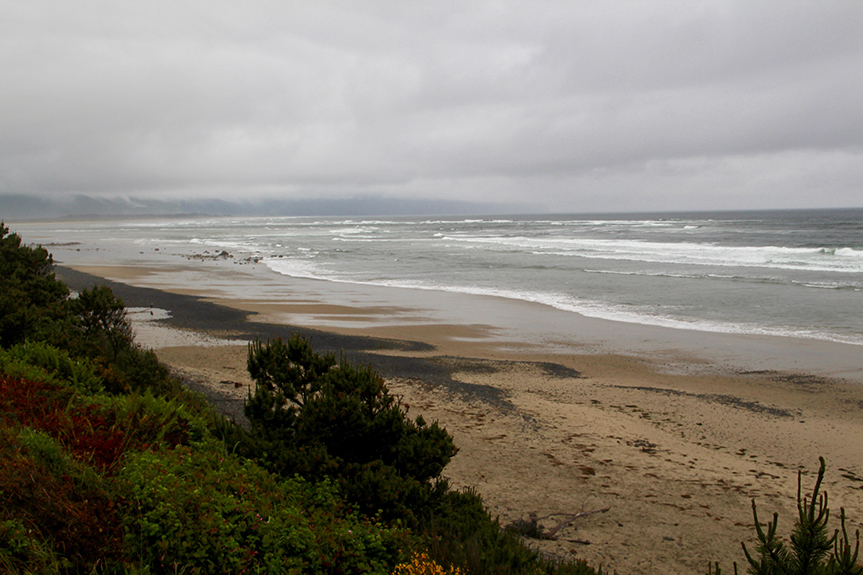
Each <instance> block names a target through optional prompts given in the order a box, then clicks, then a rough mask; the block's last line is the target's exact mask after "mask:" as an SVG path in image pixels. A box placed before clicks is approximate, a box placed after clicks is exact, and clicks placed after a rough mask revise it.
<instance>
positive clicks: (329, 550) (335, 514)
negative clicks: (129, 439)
mask: <svg viewBox="0 0 863 575" xmlns="http://www.w3.org/2000/svg"><path fill="white" fill-rule="evenodd" d="M123 478H124V480H125V481H127V482H128V484H129V485H130V489H131V492H130V495H129V499H130V501H132V502H133V505H134V507H135V510H134V512H133V513H130V514H128V515H127V516H126V518H125V519H124V526H125V529H126V549H127V553H128V554H129V555H131V556H135V557H141V558H142V559H143V560H144V562H145V563H146V564H148V565H149V566H150V567H151V568H152V569H154V571H155V572H174V570H175V569H177V568H180V567H182V569H183V570H184V572H189V573H243V572H257V571H259V572H264V573H337V572H338V573H386V572H387V571H388V569H389V568H391V567H392V565H394V564H395V563H396V561H397V555H398V554H397V547H398V545H397V540H398V538H397V537H396V533H395V532H392V531H391V530H389V529H387V528H385V527H382V526H380V525H374V524H369V523H364V522H361V521H360V520H358V519H357V518H356V517H355V516H352V515H342V514H340V510H341V506H340V504H339V502H338V499H337V498H336V496H335V493H334V490H333V488H332V486H330V485H329V484H327V483H326V482H324V483H321V484H318V485H315V486H313V485H310V484H307V483H305V482H303V481H300V480H290V481H283V480H278V479H277V478H275V477H274V476H272V475H270V474H269V473H267V472H265V471H264V470H262V469H261V468H259V467H257V466H255V465H254V464H252V463H251V462H248V461H246V462H243V461H241V460H240V459H238V458H236V457H233V456H231V455H228V454H225V453H224V452H223V451H222V450H221V449H219V448H218V446H216V445H212V444H210V445H205V446H200V447H199V448H198V449H193V448H191V447H178V448H176V449H174V450H167V451H160V452H142V453H139V454H137V455H135V456H133V457H130V458H128V459H127V462H126V465H125V467H124V470H123Z"/></svg>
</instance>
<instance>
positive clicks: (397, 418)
mask: <svg viewBox="0 0 863 575" xmlns="http://www.w3.org/2000/svg"><path fill="white" fill-rule="evenodd" d="M248 367H249V373H250V374H251V376H252V378H253V379H254V380H255V383H256V388H255V394H254V396H250V398H249V400H248V402H247V404H246V408H245V413H246V416H247V417H248V418H249V420H250V422H251V426H252V436H253V438H254V440H255V441H256V442H258V443H259V445H261V448H260V449H263V450H265V451H266V455H265V457H264V461H265V462H266V464H267V465H268V466H270V468H271V469H274V470H275V471H278V472H279V473H281V474H283V475H285V476H290V475H292V474H294V473H299V474H300V475H302V476H304V477H306V478H310V479H321V478H324V477H330V478H332V479H334V480H335V481H336V482H337V483H338V485H339V487H340V488H341V490H342V493H343V494H344V495H345V496H346V497H347V498H348V500H349V501H351V502H352V503H354V504H356V505H358V506H359V508H360V509H361V510H362V511H363V512H364V513H366V514H370V515H374V514H376V513H377V512H378V511H381V512H383V514H384V517H386V518H388V519H395V518H401V519H407V520H409V521H415V516H416V514H417V513H422V511H423V509H425V508H427V507H428V506H429V504H430V503H431V501H432V500H433V499H434V498H435V497H436V496H439V495H440V494H441V493H443V492H444V491H445V484H440V485H438V481H437V478H438V477H439V475H440V473H441V471H442V470H443V468H444V466H445V465H446V464H447V463H448V462H449V460H450V459H451V458H452V457H453V455H455V453H456V448H455V445H454V443H453V440H452V437H451V436H450V435H449V434H448V433H447V432H446V430H444V429H443V428H441V427H440V426H439V425H438V424H437V423H433V424H431V425H428V424H426V422H425V421H424V420H423V419H422V418H421V417H418V418H416V419H415V420H411V419H409V418H408V417H407V413H406V410H404V409H403V408H402V406H401V404H400V402H399V401H398V399H397V398H396V397H395V396H393V395H392V394H391V393H390V392H389V389H388V388H387V387H386V385H385V384H384V381H383V379H382V378H381V377H380V376H379V375H378V374H377V373H375V372H374V371H373V370H372V369H371V368H370V367H355V366H353V365H351V364H349V363H348V362H346V361H345V360H344V358H342V359H341V361H339V362H336V359H335V357H334V356H333V355H324V356H321V355H318V354H317V353H315V352H314V351H313V350H312V348H311V345H310V344H309V342H308V341H307V340H305V339H303V338H301V337H299V336H294V337H293V338H291V339H290V340H289V341H288V342H285V341H283V340H281V339H276V340H271V341H269V342H268V343H267V344H266V345H264V344H262V343H261V342H260V341H258V342H255V343H253V344H251V345H250V346H249V359H248Z"/></svg>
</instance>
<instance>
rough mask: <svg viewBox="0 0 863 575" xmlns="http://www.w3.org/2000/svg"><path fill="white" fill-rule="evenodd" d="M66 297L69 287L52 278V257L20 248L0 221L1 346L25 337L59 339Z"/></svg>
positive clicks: (28, 248)
mask: <svg viewBox="0 0 863 575" xmlns="http://www.w3.org/2000/svg"><path fill="white" fill-rule="evenodd" d="M68 297H69V290H68V288H66V286H65V284H63V283H62V282H61V281H59V280H57V279H56V278H55V277H54V261H53V259H52V258H51V254H49V253H48V252H47V251H46V250H45V249H44V248H42V247H37V248H30V247H27V246H22V245H21V238H20V237H19V236H18V234H10V233H9V228H7V227H6V226H5V225H4V224H3V223H2V222H0V347H9V346H12V345H15V344H17V343H23V342H24V341H25V340H26V339H28V338H29V339H34V340H43V339H61V337H62V333H63V332H64V331H65V330H64V329H62V327H61V324H62V323H64V320H66V319H67V318H68V313H67V309H66V300H67V298H68ZM67 327H68V326H67Z"/></svg>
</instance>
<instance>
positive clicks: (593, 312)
mask: <svg viewBox="0 0 863 575" xmlns="http://www.w3.org/2000/svg"><path fill="white" fill-rule="evenodd" d="M262 263H264V264H266V265H267V266H268V267H269V268H270V269H271V270H273V271H274V272H276V273H279V274H282V275H286V276H290V277H295V278H301V279H315V280H322V281H329V282H333V283H344V284H354V285H368V286H375V287H385V288H396V289H414V290H425V291H439V292H448V293H458V294H464V295H476V296H483V297H499V298H503V299H509V300H515V301H522V302H527V303H536V304H540V305H545V306H549V307H551V308H554V309H557V310H560V311H565V312H570V313H577V314H579V315H582V316H584V317H589V318H594V319H602V320H608V321H616V322H623V323H633V324H640V325H648V326H655V327H665V328H670V329H678V330H691V331H701V332H710V333H728V334H741V335H765V336H773V337H794V338H801V339H815V340H821V341H830V342H834V343H845V344H852V345H861V346H863V338H859V337H853V336H845V335H842V334H835V333H828V332H821V331H816V330H804V329H800V328H794V327H782V326H761V325H756V324H742V323H731V322H717V321H708V320H701V319H681V318H675V317H671V316H666V315H658V314H648V313H639V312H636V311H632V310H629V309H625V307H624V306H614V305H610V304H607V303H604V302H599V301H579V300H576V299H574V298H572V296H568V295H566V294H560V293H545V292H529V291H521V290H506V289H500V288H485V287H479V286H465V285H442V284H441V285H438V284H428V283H425V282H419V281H406V280H387V281H361V280H356V279H344V278H339V277H335V276H331V275H327V274H324V273H321V269H320V267H319V266H317V265H316V264H315V263H314V262H313V261H311V260H309V261H300V260H295V259H291V260H285V259H277V260H276V259H270V258H266V259H264V260H263V261H262Z"/></svg>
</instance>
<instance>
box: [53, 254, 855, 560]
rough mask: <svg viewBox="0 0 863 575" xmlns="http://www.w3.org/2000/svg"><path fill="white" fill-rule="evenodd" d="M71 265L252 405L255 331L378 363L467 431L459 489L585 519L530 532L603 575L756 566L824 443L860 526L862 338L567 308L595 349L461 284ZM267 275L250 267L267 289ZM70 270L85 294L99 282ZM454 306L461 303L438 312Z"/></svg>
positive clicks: (398, 388)
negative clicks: (278, 280) (649, 321)
mask: <svg viewBox="0 0 863 575" xmlns="http://www.w3.org/2000/svg"><path fill="white" fill-rule="evenodd" d="M70 267H72V268H75V269H77V270H78V271H79V272H85V273H88V274H92V276H96V277H99V278H106V280H107V281H108V282H109V285H111V287H112V288H113V289H115V291H116V292H117V293H118V294H119V295H120V296H121V297H122V298H123V299H124V300H125V301H126V304H127V306H129V307H130V309H132V310H135V311H134V312H133V313H132V314H131V317H132V318H133V320H134V325H135V330H136V334H137V338H138V341H139V343H140V344H142V345H144V346H146V347H152V348H154V349H155V350H156V352H157V354H158V356H159V358H160V359H161V360H162V361H163V362H165V363H166V364H167V365H169V366H170V367H171V368H172V369H174V370H175V372H176V373H178V374H180V375H182V376H184V377H185V378H186V379H187V380H188V381H189V382H193V383H194V385H195V386H197V388H198V389H206V390H210V396H211V398H212V399H214V400H215V401H217V402H220V403H221V405H222V406H223V407H224V408H225V411H226V412H228V413H233V414H234V416H235V417H241V415H240V414H241V408H242V401H243V398H244V397H246V394H247V393H248V391H249V389H250V387H249V386H250V385H251V382H250V381H249V379H248V375H247V374H246V372H245V359H246V349H247V347H246V346H247V343H248V341H250V340H251V339H254V338H255V337H258V338H262V339H265V338H266V337H268V336H269V335H273V336H281V337H285V336H287V335H289V334H290V333H293V332H294V331H298V332H300V333H302V334H304V335H305V336H307V337H310V338H311V340H312V343H313V345H314V346H315V347H316V349H318V350H320V351H339V350H342V351H344V352H345V354H346V357H347V358H348V359H349V360H351V361H355V362H360V363H370V364H372V365H373V366H375V368H376V369H378V370H379V371H380V373H381V374H382V375H383V376H384V377H385V378H386V379H387V383H388V385H389V386H390V388H391V389H392V390H393V391H394V392H396V393H397V394H399V395H400V396H401V397H402V402H403V405H404V406H405V408H406V409H409V414H410V415H411V416H418V415H422V416H423V417H424V418H425V419H426V420H430V421H431V420H437V421H439V422H440V423H441V424H442V425H443V426H445V427H446V428H447V430H448V431H449V432H450V433H451V434H452V435H453V436H454V438H455V442H456V445H457V446H458V448H459V453H458V455H457V456H456V457H455V458H454V459H453V461H452V462H451V463H450V464H449V466H448V467H447V468H446V469H445V470H444V476H446V477H447V478H448V479H449V480H450V482H451V484H452V485H453V486H454V487H456V488H473V489H476V490H477V491H478V492H479V493H480V494H481V495H482V497H483V500H484V501H485V503H486V505H487V507H488V509H489V510H490V511H491V513H492V514H493V515H495V516H498V517H499V518H500V522H501V524H503V525H505V524H508V523H510V522H513V521H516V520H519V519H522V520H526V519H528V518H529V516H530V515H531V514H535V515H536V516H537V517H539V518H541V519H540V524H542V525H543V526H545V527H546V529H547V530H549V529H551V528H554V527H555V526H556V525H557V524H558V523H560V522H562V521H564V520H565V519H567V518H568V516H572V515H574V514H577V513H585V515H584V516H583V517H580V518H577V519H575V520H574V521H573V522H572V523H571V524H569V525H568V526H566V527H564V528H562V529H561V530H560V531H559V532H558V533H557V539H556V540H548V541H540V540H531V541H530V543H531V545H534V546H536V547H537V548H539V549H542V550H544V551H548V552H551V553H554V554H556V555H558V556H563V557H577V558H581V559H585V560H587V561H588V562H589V563H591V564H592V565H594V566H596V567H599V566H602V567H603V569H604V571H606V572H615V571H616V572H618V573H621V574H623V573H656V572H662V573H693V572H704V571H705V570H706V569H707V564H708V562H712V561H719V562H720V563H721V565H722V566H723V567H724V568H725V569H729V570H730V568H731V563H732V562H733V561H737V562H738V563H741V562H745V558H744V557H743V553H742V550H741V548H740V542H741V541H743V542H746V543H747V546H748V547H749V548H750V549H752V547H753V546H754V529H753V518H752V508H751V502H752V500H753V499H755V500H757V504H758V509H759V517H760V518H761V520H762V522H763V521H765V520H767V519H769V518H770V517H771V516H772V513H773V512H778V513H779V521H780V523H779V525H780V527H779V529H780V533H781V534H783V535H784V534H787V533H789V531H790V529H791V527H792V525H793V522H794V518H795V517H796V508H795V504H796V496H797V473H798V470H800V471H802V472H803V488H804V491H809V490H811V488H812V485H813V483H814V476H815V472H816V471H817V468H818V457H819V456H823V457H824V458H825V459H826V461H827V476H826V479H825V482H824V489H825V490H826V491H827V492H828V493H829V496H830V499H829V502H830V507H831V509H833V514H832V521H833V524H832V527H838V515H839V514H838V509H839V507H844V508H845V509H846V513H847V515H848V518H849V524H848V529H849V531H850V532H852V533H853V532H854V531H855V530H857V529H859V527H860V526H861V525H863V489H861V488H863V467H861V465H860V460H859V454H860V453H861V438H863V387H861V385H860V381H861V373H860V365H859V363H860V346H853V345H842V344H837V343H833V342H818V341H806V340H799V339H793V338H770V337H754V336H746V335H740V334H705V333H697V332H686V331H685V330H663V329H662V328H658V327H655V326H637V325H632V324H618V323H615V322H603V321H601V320H591V319H590V318H578V317H569V318H567V321H569V322H571V323H575V324H577V325H574V326H570V328H571V329H572V330H573V332H583V333H584V334H585V335H584V336H583V338H581V340H580V341H581V343H580V344H579V343H578V342H577V341H574V340H573V339H569V340H567V341H554V340H549V341H539V340H537V339H536V338H532V339H529V340H519V339H516V338H513V337H512V334H513V331H514V330H513V329H511V328H510V327H508V326H512V325H525V326H527V324H528V323H529V322H537V323H538V324H539V325H548V322H549V321H558V320H557V319H555V320H551V319H549V318H544V317H543V314H544V313H546V311H547V310H545V309H543V308H542V306H537V305H536V304H526V303H524V302H501V301H498V300H496V299H494V298H482V297H479V296H473V297H471V296H465V295H463V294H459V295H458V297H459V298H460V299H458V301H455V300H448V301H447V302H445V305H444V304H443V303H441V302H435V301H433V298H434V297H455V296H452V294H443V295H442V294H422V295H423V296H424V297H423V298H419V299H417V298H416V294H413V295H411V294H408V295H406V294H404V293H402V292H399V291H398V290H392V289H391V290H388V291H385V290H382V291H377V292H374V294H372V293H371V292H369V291H368V290H366V291H365V292H364V294H363V297H361V298H360V297H357V296H356V294H353V295H350V297H349V296H348V294H346V293H345V291H344V290H345V289H348V288H345V287H344V286H338V285H334V284H328V283H325V282H315V281H314V280H305V281H304V282H303V281H301V280H295V282H294V284H293V285H292V288H293V290H292V291H290V292H283V293H282V294H281V295H280V297H278V298H275V297H271V298H261V297H256V298H244V297H242V295H241V294H237V293H236V292H230V290H227V289H224V288H223V286H225V285H228V284H229V283H231V282H228V281H227V280H226V279H225V274H227V273H240V272H237V271H235V269H236V268H235V269H233V270H232V269H227V268H226V266H223V267H221V268H220V267H219V266H218V265H216V264H215V263H214V262H201V263H200V264H199V265H197V266H189V265H185V267H180V266H177V267H175V268H166V267H163V268H159V269H154V268H152V267H150V268H147V267H135V266H129V265H127V266H122V265H111V266H93V265H74V266H70ZM267 272H268V270H258V271H253V270H252V269H251V267H250V268H249V269H248V270H243V271H242V273H251V274H257V275H256V277H257V278H259V280H260V281H261V282H263V281H265V279H266V277H267V276H266V273H267ZM172 274H173V277H174V278H181V277H182V278H183V279H182V281H176V282H173V281H171V280H170V277H172ZM58 275H60V277H62V278H63V279H65V280H66V281H67V282H69V283H70V285H71V286H73V287H75V286H76V285H85V284H86V283H87V282H91V281H93V277H88V276H84V275H79V274H76V273H74V272H73V271H71V270H69V269H66V270H64V269H61V270H60V273H59V274H58ZM190 277H194V278H198V281H189V278H190ZM206 278H209V280H207V279H206ZM113 282H117V283H113ZM234 283H236V282H234ZM155 287H160V288H161V289H154V288H155ZM261 289H262V288H260V287H259V288H258V291H259V292H260V291H261ZM282 289H284V288H282ZM340 289H341V290H342V291H341V292H340V291H339V290H340ZM350 289H355V288H353V287H352V288H350ZM425 296H427V297H425ZM412 297H413V298H414V299H411V298H412ZM418 302H419V303H418ZM531 305H533V306H534V307H531ZM151 306H152V308H151ZM444 308H446V309H449V310H450V312H449V313H450V314H451V315H449V316H444V315H441V314H440V313H436V312H435V310H438V309H444ZM152 310H156V312H154V313H153V315H150V312H151V311H152ZM159 310H165V312H167V313H166V314H165V316H164V318H163V319H159V318H160V317H163V316H162V315H161V313H162V312H161V311H159ZM430 310H431V311H430ZM569 315H570V316H575V315H576V314H569ZM459 317H461V319H459ZM555 317H557V316H555ZM430 318H431V319H430ZM477 318H486V319H488V321H477ZM560 321H562V320H560ZM552 331H553V330H552ZM591 512H595V513H591Z"/></svg>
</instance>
